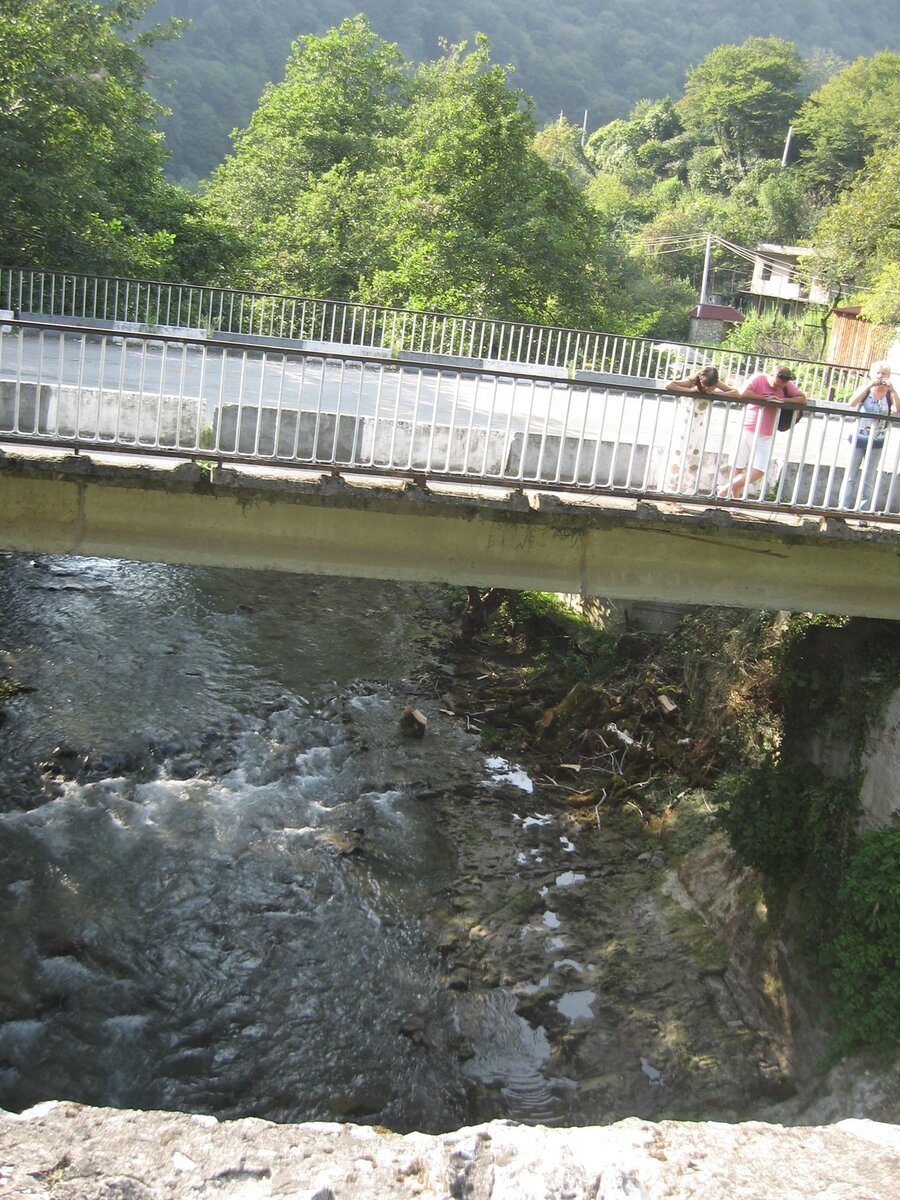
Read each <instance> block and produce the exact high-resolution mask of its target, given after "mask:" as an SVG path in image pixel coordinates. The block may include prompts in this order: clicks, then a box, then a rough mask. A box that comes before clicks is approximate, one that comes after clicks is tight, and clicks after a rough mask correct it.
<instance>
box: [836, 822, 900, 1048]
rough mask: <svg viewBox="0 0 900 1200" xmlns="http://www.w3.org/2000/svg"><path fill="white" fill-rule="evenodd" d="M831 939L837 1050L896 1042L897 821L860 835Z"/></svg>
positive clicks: (899, 960)
mask: <svg viewBox="0 0 900 1200" xmlns="http://www.w3.org/2000/svg"><path fill="white" fill-rule="evenodd" d="M837 908H838V912H839V914H840V923H839V927H838V932H837V934H836V936H835V938H834V940H833V942H832V944H831V955H832V958H833V969H832V979H831V989H832V992H833V995H834V1009H835V1018H836V1024H837V1027H838V1030H839V1032H838V1033H837V1035H836V1037H835V1039H834V1042H833V1047H832V1048H833V1051H834V1053H835V1054H836V1055H842V1054H848V1053H851V1052H853V1051H856V1050H861V1049H870V1050H890V1049H895V1048H896V1047H897V1046H898V1045H900V824H894V825H893V826H892V827H891V828H889V829H883V830H878V831H877V832H872V833H866V834H863V836H862V838H861V840H860V844H859V849H858V850H857V852H856V854H855V855H854V857H853V859H852V861H851V862H850V864H849V866H848V870H847V873H846V876H845V878H844V882H843V885H842V886H841V888H840V890H839V892H838V897H837Z"/></svg>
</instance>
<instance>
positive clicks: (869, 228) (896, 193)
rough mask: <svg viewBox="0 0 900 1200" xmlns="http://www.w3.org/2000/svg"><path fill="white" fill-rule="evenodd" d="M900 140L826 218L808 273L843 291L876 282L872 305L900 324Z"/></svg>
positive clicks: (875, 159) (816, 238)
mask: <svg viewBox="0 0 900 1200" xmlns="http://www.w3.org/2000/svg"><path fill="white" fill-rule="evenodd" d="M898 169H900V142H897V143H896V144H895V145H894V146H892V147H891V149H889V150H885V151H883V152H882V153H879V154H876V155H875V156H874V157H873V159H872V160H871V161H870V162H869V164H868V165H867V166H866V169H865V170H864V171H861V172H860V174H859V175H858V176H857V177H856V178H855V179H854V180H853V182H852V184H851V185H850V187H849V188H848V189H847V190H846V192H844V193H843V194H842V195H841V196H840V198H839V199H838V201H837V203H836V204H834V205H833V207H831V208H830V209H829V210H828V211H827V212H826V213H825V215H824V216H823V217H822V220H821V221H820V223H819V225H818V227H817V229H816V232H815V236H814V239H813V245H814V247H815V251H816V253H815V257H814V258H813V259H812V260H811V262H810V265H809V270H810V271H812V272H815V273H816V274H817V275H818V276H819V277H820V278H821V279H824V280H825V281H827V282H828V283H831V284H833V285H836V286H837V287H839V288H840V289H841V290H843V291H845V293H846V291H847V290H848V289H850V290H852V288H853V285H854V284H855V286H856V287H861V288H865V287H866V285H869V284H874V285H875V288H876V290H875V292H874V293H873V296H872V300H871V304H872V307H873V309H874V310H875V311H876V312H878V313H879V314H881V315H882V317H886V318H887V321H886V323H889V324H894V323H895V322H896V321H898V320H900V304H898V303H897V292H896V266H897V263H898V262H900V188H898V187H897V172H898Z"/></svg>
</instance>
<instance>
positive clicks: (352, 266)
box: [205, 16, 409, 297]
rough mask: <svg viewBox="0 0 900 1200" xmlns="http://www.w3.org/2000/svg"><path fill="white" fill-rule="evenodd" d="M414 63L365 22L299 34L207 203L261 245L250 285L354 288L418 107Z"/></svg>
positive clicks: (251, 261) (255, 249) (250, 265)
mask: <svg viewBox="0 0 900 1200" xmlns="http://www.w3.org/2000/svg"><path fill="white" fill-rule="evenodd" d="M408 77H409V64H407V63H406V62H405V60H404V59H403V58H402V57H401V55H400V54H399V52H398V51H397V48H396V46H394V45H392V44H389V43H386V42H383V41H382V40H381V39H380V38H379V37H378V36H377V35H376V34H375V33H373V32H372V30H371V29H370V28H369V25H368V23H367V21H366V19H365V18H364V17H362V16H357V17H355V18H353V19H348V20H345V21H343V22H342V23H341V25H340V26H339V27H337V28H335V29H331V30H329V31H328V32H327V33H326V34H324V36H322V37H313V36H309V37H304V38H300V39H298V41H296V42H295V43H294V45H293V47H292V51H291V56H290V58H289V59H288V63H287V67H286V69H285V76H284V80H283V81H282V82H281V83H279V84H275V85H270V86H269V87H268V88H266V90H265V92H264V93H263V96H262V99H261V100H260V103H259V106H258V108H257V109H256V111H255V112H254V114H253V116H252V118H251V120H250V124H249V125H248V126H247V128H246V129H244V130H240V131H237V132H236V133H235V135H234V153H233V154H232V155H229V157H228V158H227V159H226V160H225V162H224V163H223V164H222V165H221V166H220V167H219V168H217V170H216V171H215V172H214V173H213V176H212V179H211V180H210V182H209V184H208V185H207V187H206V189H205V206H206V209H207V211H208V212H209V213H211V214H212V215H213V216H215V217H216V218H217V219H221V220H224V221H226V222H227V223H229V224H230V225H231V227H232V228H234V229H235V230H236V231H237V232H238V233H239V235H240V236H241V237H242V238H243V239H245V240H246V242H247V243H248V245H249V246H250V247H251V250H250V254H249V258H248V262H247V276H248V281H251V282H253V283H254V284H255V285H257V286H260V287H273V288H276V287H278V288H289V289H291V290H299V291H306V292H315V293H317V294H320V295H321V294H327V295H329V296H332V297H342V296H344V297H345V296H350V295H353V294H354V293H355V290H356V283H357V280H358V277H359V274H360V272H361V271H362V270H364V269H365V264H366V263H367V262H368V261H369V260H370V259H371V257H372V247H371V245H369V244H368V242H367V238H368V237H369V233H370V231H371V229H372V220H373V213H372V204H373V203H376V201H375V200H374V199H373V197H372V180H373V179H374V178H375V177H377V175H378V173H379V172H380V171H381V170H382V168H383V166H384V164H385V162H386V157H387V154H388V147H389V141H390V138H391V136H392V135H393V134H395V133H396V131H397V129H398V127H399V125H400V123H401V121H402V118H403V110H404V107H405V105H406V103H407V96H406V92H407V87H408Z"/></svg>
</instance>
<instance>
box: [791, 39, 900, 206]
mask: <svg viewBox="0 0 900 1200" xmlns="http://www.w3.org/2000/svg"><path fill="white" fill-rule="evenodd" d="M898 128H900V54H892V53H889V52H887V51H881V52H879V53H877V54H873V55H872V57H871V58H858V59H857V60H856V62H854V63H851V65H850V66H848V67H846V68H845V69H844V70H842V71H840V72H838V73H837V74H835V75H833V76H832V77H831V78H830V79H828V80H827V81H826V82H825V83H823V84H822V86H821V87H820V88H818V89H817V90H816V91H815V92H813V93H812V95H811V96H810V97H809V99H808V100H807V101H806V102H805V103H804V105H803V106H802V108H801V109H800V111H799V113H798V114H797V116H796V117H795V119H794V129H795V132H796V133H797V134H798V136H799V137H800V138H801V139H802V142H803V143H804V146H803V149H802V151H801V155H800V164H801V169H802V172H803V174H804V175H805V176H806V178H807V179H808V180H809V182H810V183H811V184H813V185H814V186H815V187H819V188H824V189H825V190H826V191H827V193H828V194H829V195H830V196H834V195H836V194H837V193H838V192H839V191H841V190H842V189H843V188H846V187H847V186H849V185H850V184H851V183H852V181H853V179H854V177H855V176H856V175H857V174H858V173H859V172H860V171H861V170H862V169H863V167H864V166H865V165H866V162H867V160H869V159H871V158H872V156H873V155H877V154H879V153H880V152H882V151H885V150H889V149H891V148H892V147H894V146H896V143H897V130H898Z"/></svg>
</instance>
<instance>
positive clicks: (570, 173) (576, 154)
mask: <svg viewBox="0 0 900 1200" xmlns="http://www.w3.org/2000/svg"><path fill="white" fill-rule="evenodd" d="M581 139H582V131H581V130H580V129H579V128H578V126H577V125H572V124H571V122H569V121H567V120H566V119H565V117H564V116H562V115H560V117H559V118H558V120H556V121H554V122H553V124H552V125H546V126H545V127H544V128H543V129H542V130H540V132H539V133H537V134H536V135H535V138H534V143H533V147H534V152H535V154H537V155H538V156H539V157H540V158H542V159H543V160H544V162H545V163H546V164H547V165H548V166H550V167H553V168H554V170H556V171H562V173H563V174H564V175H565V176H566V178H567V179H568V180H569V182H570V183H574V184H575V186H576V187H582V188H583V187H584V186H585V185H586V184H587V183H588V182H589V181H590V180H591V179H592V178H593V176H594V175H595V174H596V172H595V171H594V168H593V167H592V166H591V164H590V162H589V161H588V160H587V158H586V157H585V154H584V150H583V149H582V145H581Z"/></svg>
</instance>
